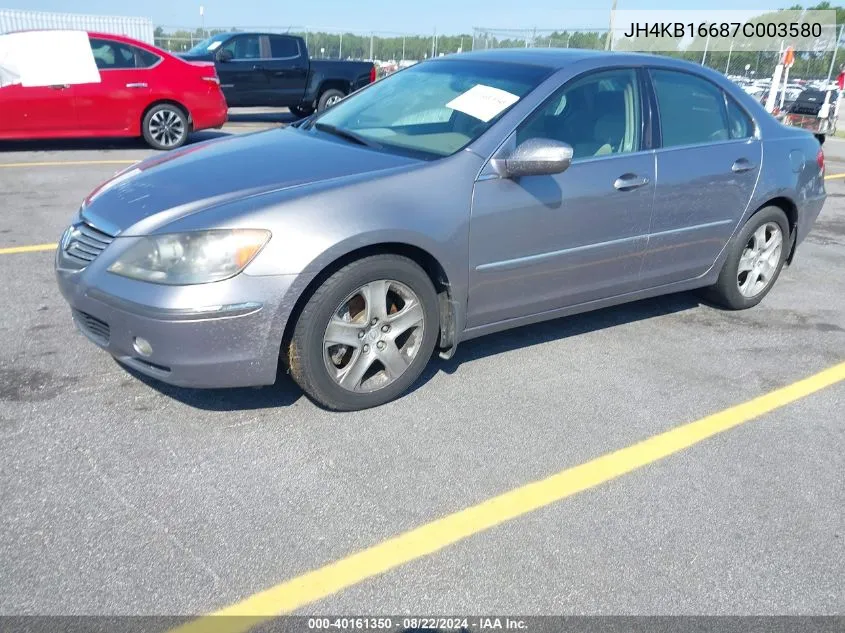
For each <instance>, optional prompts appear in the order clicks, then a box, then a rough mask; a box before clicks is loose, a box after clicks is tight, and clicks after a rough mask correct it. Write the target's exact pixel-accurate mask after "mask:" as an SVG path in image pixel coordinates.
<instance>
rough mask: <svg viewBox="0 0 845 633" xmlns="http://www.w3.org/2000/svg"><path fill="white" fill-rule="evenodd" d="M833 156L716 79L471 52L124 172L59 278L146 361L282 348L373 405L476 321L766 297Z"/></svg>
mask: <svg viewBox="0 0 845 633" xmlns="http://www.w3.org/2000/svg"><path fill="white" fill-rule="evenodd" d="M420 113H423V114H424V116H419V117H418V116H417V115H418V114H420ZM432 113H434V114H437V113H440V116H432ZM417 120H419V121H420V122H412V123H409V121H417ZM823 170H824V155H823V154H822V152H821V151H820V148H819V144H818V143H817V142H816V140H815V139H814V138H813V137H812V136H811V135H810V134H807V133H806V132H803V131H801V130H794V129H790V128H787V127H784V126H783V125H780V124H779V123H778V122H777V121H775V120H774V119H773V118H772V117H771V116H769V115H768V114H767V113H766V112H765V110H764V109H763V108H762V107H761V106H760V104H759V103H757V102H756V101H755V100H754V99H753V98H752V97H750V96H748V95H746V94H745V93H744V92H743V91H742V90H741V89H740V88H739V87H737V86H735V85H733V84H732V83H731V82H730V81H728V80H727V79H726V78H725V77H724V76H722V75H720V74H719V73H717V72H715V71H712V70H709V69H707V68H703V67H700V66H698V65H694V64H691V63H688V62H683V61H680V60H675V59H669V58H661V57H655V56H646V55H636V54H622V53H605V52H603V51H593V52H590V51H578V50H574V49H573V50H559V51H555V50H545V49H539V50H531V49H519V50H490V51H478V52H473V53H467V54H463V55H457V56H450V57H444V58H438V59H435V60H430V61H426V62H423V63H421V64H418V65H416V66H413V67H411V68H409V69H407V70H405V71H403V72H400V73H396V74H394V75H391V76H389V77H387V78H385V79H383V80H381V81H379V82H377V83H375V84H373V85H371V86H369V87H367V88H365V89H363V90H361V91H360V92H358V93H357V94H355V95H354V96H352V97H350V98H348V99H345V100H343V101H342V102H341V103H339V104H337V105H336V106H334V107H333V108H331V109H329V110H327V111H326V112H324V113H323V114H322V115H316V116H314V117H310V118H308V119H305V120H303V121H301V122H298V123H296V124H294V125H292V126H289V127H287V128H285V129H275V130H270V131H266V132H262V133H258V134H251V135H246V136H238V137H231V138H227V139H222V140H214V141H210V142H208V143H204V144H200V145H193V146H191V147H189V148H185V149H184V150H180V151H177V152H170V153H168V154H167V155H165V156H163V157H161V158H157V159H153V160H148V161H145V162H142V163H140V164H138V165H136V166H134V167H132V168H131V169H129V170H127V171H124V172H123V173H121V174H119V175H118V176H116V177H115V178H114V180H112V181H110V182H108V183H106V184H105V185H103V186H102V187H101V188H99V189H97V190H95V191H94V192H93V193H92V194H91V195H90V196H89V197H88V198H87V199H86V200H85V201H84V203H83V205H82V207H81V209H80V210H79V212H78V214H77V215H76V216H75V217H74V218H73V220H72V223H71V225H70V227H69V228H68V229H67V231H65V233H64V235H63V236H62V237H61V246H60V248H59V249H58V251H57V255H56V271H57V277H58V284H59V287H60V289H61V292H62V293H63V295H64V297H65V298H66V299H67V301H68V303H69V304H70V306H71V308H72V310H73V318H74V320H75V321H76V323H77V325H78V326H79V328H80V329H81V331H82V332H83V333H84V334H85V335H86V336H88V338H90V339H91V340H92V341H93V342H94V343H96V344H97V345H99V346H100V347H102V348H103V349H105V350H107V351H108V352H109V353H110V354H112V355H113V356H115V357H116V358H117V359H118V360H119V361H120V362H121V363H123V364H125V365H127V366H129V367H131V368H133V369H134V370H136V371H137V372H140V373H142V374H145V375H147V376H151V377H153V378H157V379H160V380H162V381H164V382H169V383H173V384H176V385H184V386H191V387H231V386H244V385H263V384H270V383H273V382H274V381H275V379H276V375H277V373H276V372H277V365H278V363H279V361H280V359H281V361H282V363H284V365H285V366H286V367H287V369H288V371H289V372H290V375H291V376H292V377H293V379H294V380H295V381H296V382H297V383H298V384H299V385H300V386H301V387H302V389H303V390H304V391H305V392H306V393H307V394H308V395H309V396H310V397H311V398H313V399H314V400H315V401H316V402H318V403H320V404H321V405H323V406H326V407H328V408H331V409H337V410H354V409H362V408H366V407H371V406H375V405H379V404H382V403H384V402H387V401H389V400H391V399H393V398H395V397H397V396H399V395H400V394H402V393H403V392H404V391H405V390H407V389H408V388H409V387H410V386H411V384H412V383H413V382H414V381H415V380H416V379H417V378H418V377H419V375H420V373H421V372H422V370H423V368H424V367H425V365H426V364H427V363H428V361H429V358H430V357H431V355H432V352H433V351H434V350H435V349H438V350H439V352H440V354H441V355H442V356H444V357H447V358H448V357H450V356H451V355H452V354H454V353H455V350H456V348H457V346H458V345H459V343H461V342H462V341H466V340H468V339H472V338H475V337H478V336H481V335H483V334H488V333H491V332H496V331H500V330H506V329H508V328H513V327H517V326H521V325H527V324H530V323H535V322H538V321H544V320H547V319H553V318H556V317H561V316H565V315H569V314H574V313H577V312H583V311H587V310H593V309H596V308H602V307H606V306H611V305H614V304H619V303H624V302H627V301H633V300H636V299H642V298H645V297H651V296H655V295H660V294H664V293H670V292H678V291H684V290H691V289H694V288H706V289H707V290H706V292H707V293H708V296H710V297H711V298H712V299H713V300H714V301H716V302H718V303H720V304H722V305H724V306H726V307H727V308H729V309H744V308H750V307H752V306H754V305H756V304H757V303H759V302H760V301H761V300H762V299H763V297H765V296H766V294H767V293H768V292H769V290H770V289H771V288H772V286H773V284H774V283H775V280H776V279H777V278H778V275H779V274H780V271H781V268H782V266H783V265H784V263H785V262H788V261H790V260H791V259H792V258H793V256H794V254H795V249H796V246H798V245H799V244H800V243H801V241H802V240H803V239H804V238H805V237H806V236H807V233H808V232H809V231H810V228H811V227H812V225H813V222H814V221H815V219H816V217H817V215H818V214H819V212H820V210H821V208H822V205H823V203H824V200H825V196H826V194H825V189H824V178H823V173H824V171H823ZM761 172H762V173H761ZM174 182H178V183H179V186H173V185H172V184H171V183H174ZM722 353H730V350H729V349H725V350H722ZM561 367H562V369H561V371H562V372H565V371H566V362H565V360H564V361H562V364H561Z"/></svg>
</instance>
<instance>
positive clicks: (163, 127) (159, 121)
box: [141, 103, 188, 150]
mask: <svg viewBox="0 0 845 633" xmlns="http://www.w3.org/2000/svg"><path fill="white" fill-rule="evenodd" d="M141 131H142V132H143V134H144V140H145V141H146V142H147V144H148V145H149V146H150V147H152V148H153V149H158V150H170V149H176V148H177V147H182V145H184V144H185V141H187V140H188V117H187V116H186V115H185V111H184V110H182V108H180V107H179V106H177V105H173V104H172V103H161V104H159V105H157V106H155V107H152V108H150V110H149V112H147V113H146V114H145V115H144V119H143V121H141Z"/></svg>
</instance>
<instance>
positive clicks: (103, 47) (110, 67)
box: [73, 37, 161, 134]
mask: <svg viewBox="0 0 845 633" xmlns="http://www.w3.org/2000/svg"><path fill="white" fill-rule="evenodd" d="M89 40H90V43H91V50H92V51H93V53H94V61H95V62H96V63H97V68H99V70H100V83H99V84H80V85H77V86H74V87H73V90H74V97H75V103H76V113H77V121H78V125H79V127H80V129H82V130H90V131H91V132H92V133H95V134H97V133H100V134H108V133H114V134H122V133H126V132H128V131H129V130H132V129H133V128H137V127H138V126H139V124H140V121H141V115H142V113H143V111H144V108H145V107H146V106H147V105H148V104H149V95H150V92H151V89H150V82H151V81H152V80H151V77H152V76H153V73H154V68H155V66H157V65H158V64H159V62H160V61H161V58H160V57H158V56H157V55H154V54H153V53H150V52H148V51H145V50H142V49H140V48H138V47H136V46H132V45H131V44H127V43H125V42H121V41H118V40H112V39H108V38H102V37H96V38H95V37H92V38H89Z"/></svg>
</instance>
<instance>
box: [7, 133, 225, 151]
mask: <svg viewBox="0 0 845 633" xmlns="http://www.w3.org/2000/svg"><path fill="white" fill-rule="evenodd" d="M231 135H232V133H231V132H224V131H223V130H200V131H199V132H194V133H192V134H191V135H190V136H188V141H187V143H186V144H187V145H191V144H193V143H201V142H202V141H210V140H211V139H215V138H220V137H223V136H231ZM85 150H89V151H90V150H149V151H154V150H153V149H152V148H151V147H150V146H149V145H147V144H146V143H145V142H144V140H143V139H141V138H134V137H133V138H81V139H51V140H37V141H0V154H3V153H7V152H9V153H11V152H75V151H85Z"/></svg>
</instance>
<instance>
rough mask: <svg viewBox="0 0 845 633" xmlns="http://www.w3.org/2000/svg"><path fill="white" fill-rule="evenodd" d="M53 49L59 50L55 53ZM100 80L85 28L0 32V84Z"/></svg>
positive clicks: (27, 84)
mask: <svg viewBox="0 0 845 633" xmlns="http://www.w3.org/2000/svg"><path fill="white" fill-rule="evenodd" d="M56 51H61V55H57V54H56ZM89 83H100V71H99V70H98V69H97V63H96V62H95V61H94V54H93V53H92V52H91V45H90V44H89V43H88V34H87V33H86V32H85V31H23V32H20V33H8V34H6V35H0V87H2V86H6V85H12V84H21V85H22V86H24V87H27V88H29V87H37V86H57V85H65V84H66V85H73V84H89Z"/></svg>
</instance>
